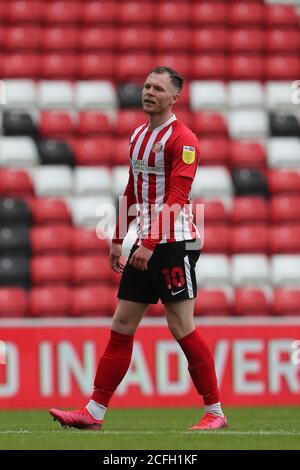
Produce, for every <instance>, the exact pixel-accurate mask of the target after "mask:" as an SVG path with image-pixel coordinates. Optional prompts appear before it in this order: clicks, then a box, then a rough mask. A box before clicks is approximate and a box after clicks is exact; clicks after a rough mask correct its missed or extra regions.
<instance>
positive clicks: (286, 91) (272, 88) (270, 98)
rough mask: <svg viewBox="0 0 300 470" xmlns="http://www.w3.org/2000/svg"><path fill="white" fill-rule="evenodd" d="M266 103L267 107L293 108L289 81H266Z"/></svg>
mask: <svg viewBox="0 0 300 470" xmlns="http://www.w3.org/2000/svg"><path fill="white" fill-rule="evenodd" d="M265 90H266V104H267V107H268V108H269V109H281V110H282V109H286V108H287V109H289V108H292V109H293V108H294V107H295V105H294V104H293V102H292V100H291V97H292V91H293V90H292V88H291V82H290V81H278V80H277V81H268V82H266V86H265Z"/></svg>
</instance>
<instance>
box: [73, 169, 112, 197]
mask: <svg viewBox="0 0 300 470" xmlns="http://www.w3.org/2000/svg"><path fill="white" fill-rule="evenodd" d="M73 182H74V194H75V195H77V196H98V195H101V194H108V195H110V193H111V173H110V170H109V169H108V168H106V167H81V166H78V167H76V168H75V170H74V177H73Z"/></svg>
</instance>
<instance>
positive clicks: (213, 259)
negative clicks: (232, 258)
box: [196, 254, 230, 287]
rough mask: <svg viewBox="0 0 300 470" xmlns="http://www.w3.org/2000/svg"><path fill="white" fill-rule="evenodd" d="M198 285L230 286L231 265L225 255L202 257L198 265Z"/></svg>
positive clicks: (205, 255) (204, 255)
mask: <svg viewBox="0 0 300 470" xmlns="http://www.w3.org/2000/svg"><path fill="white" fill-rule="evenodd" d="M196 278H197V285H198V286H200V287H205V286H208V285H218V286H220V285H223V286H224V285H225V286H226V285H229V284H230V265H229V260H228V257H227V256H225V255H207V254H203V255H201V257H200V259H199V262H198V263H197V264H196Z"/></svg>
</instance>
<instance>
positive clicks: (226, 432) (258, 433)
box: [0, 429, 300, 436]
mask: <svg viewBox="0 0 300 470" xmlns="http://www.w3.org/2000/svg"><path fill="white" fill-rule="evenodd" d="M68 432H69V433H70V435H71V434H81V435H84V434H93V435H97V431H96V432H95V431H75V430H71V429H68V430H49V431H39V430H37V431H29V430H25V429H24V430H18V431H14V430H12V429H8V430H6V431H0V434H65V435H67V433H68ZM99 432H100V433H101V434H104V435H106V436H107V435H137V434H139V435H170V434H175V435H176V434H188V435H190V436H192V435H195V434H196V435H202V434H211V435H216V434H220V435H223V436H226V435H237V436H300V432H298V431H262V430H261V431H229V430H224V431H221V430H219V431H218V430H215V431H214V430H212V431H99Z"/></svg>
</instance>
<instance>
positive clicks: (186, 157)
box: [182, 145, 196, 165]
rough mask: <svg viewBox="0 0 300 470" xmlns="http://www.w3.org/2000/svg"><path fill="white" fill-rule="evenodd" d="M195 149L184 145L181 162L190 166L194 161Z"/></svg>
mask: <svg viewBox="0 0 300 470" xmlns="http://www.w3.org/2000/svg"><path fill="white" fill-rule="evenodd" d="M195 156H196V152H195V147H188V146H187V145H184V146H183V148H182V160H183V161H184V163H186V164H187V165H191V164H192V163H194V161H195Z"/></svg>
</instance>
